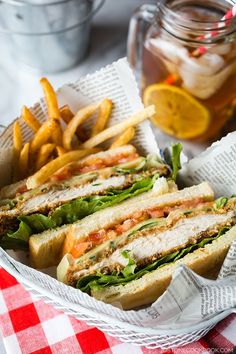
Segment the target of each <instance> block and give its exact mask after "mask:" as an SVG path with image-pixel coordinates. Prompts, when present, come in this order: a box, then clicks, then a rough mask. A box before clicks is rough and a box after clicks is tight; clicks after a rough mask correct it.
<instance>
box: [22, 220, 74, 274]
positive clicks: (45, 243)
mask: <svg viewBox="0 0 236 354" xmlns="http://www.w3.org/2000/svg"><path fill="white" fill-rule="evenodd" d="M67 231H68V227H67V226H63V227H60V228H58V229H56V230H47V231H45V232H44V233H43V234H37V235H32V236H31V237H30V239H29V251H30V261H31V264H32V265H33V267H34V268H37V269H42V268H47V267H51V266H57V265H58V263H59V262H60V260H61V250H62V246H63V242H64V240H65V238H66V232H67Z"/></svg>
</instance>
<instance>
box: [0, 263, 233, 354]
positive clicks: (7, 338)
mask: <svg viewBox="0 0 236 354" xmlns="http://www.w3.org/2000/svg"><path fill="white" fill-rule="evenodd" d="M0 289H1V291H0V330H1V333H2V336H3V342H4V344H5V348H6V352H7V354H18V353H23V354H28V353H34V354H49V353H55V354H61V353H63V354H64V353H68V354H80V353H82V354H94V353H100V354H110V353H114V354H138V353H140V354H142V353H144V354H153V353H158V354H159V353H165V354H170V353H174V354H188V353H189V354H194V353H200V354H203V353H233V352H235V353H236V349H235V348H236V314H234V315H230V316H229V317H227V318H226V319H225V320H224V321H222V322H221V323H219V324H218V325H217V326H216V327H215V328H214V329H213V330H211V331H210V332H209V333H208V334H207V335H206V336H205V337H204V338H202V339H201V340H199V341H198V342H195V343H193V344H190V345H187V346H185V347H182V348H177V349H172V350H161V349H155V350H151V349H146V348H143V347H135V346H133V345H130V344H125V343H121V342H120V341H118V340H116V339H114V338H112V337H110V336H108V335H106V334H104V333H102V332H101V331H99V330H98V329H96V328H94V327H89V326H87V325H86V324H85V323H84V322H81V321H78V320H76V319H75V318H73V317H70V316H67V315H65V314H63V312H61V311H58V310H56V309H54V307H53V306H51V305H48V304H45V303H44V302H43V301H42V300H34V299H33V298H32V296H31V295H30V293H29V292H28V291H26V290H25V289H24V287H23V286H22V285H21V284H19V283H18V282H17V280H16V279H15V278H14V277H12V276H11V275H10V274H8V273H7V272H6V271H5V270H4V269H3V268H0Z"/></svg>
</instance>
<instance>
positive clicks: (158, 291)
mask: <svg viewBox="0 0 236 354" xmlns="http://www.w3.org/2000/svg"><path fill="white" fill-rule="evenodd" d="M234 240H236V226H234V227H232V228H231V229H230V230H229V231H228V232H226V233H225V234H224V235H222V236H221V237H219V238H218V239H216V240H214V241H213V242H212V243H210V244H207V245H205V246H204V247H203V248H199V249H197V250H196V251H194V252H192V253H189V254H187V255H186V256H185V257H183V258H182V259H179V260H178V261H176V262H174V263H171V264H169V265H166V266H164V267H162V268H160V269H157V270H156V271H153V272H151V273H149V274H146V275H144V276H143V277H142V278H140V279H138V280H134V281H132V282H130V283H128V284H126V285H124V286H123V285H119V286H111V287H109V288H104V289H103V290H97V291H93V292H92V296H94V297H95V298H96V299H98V300H101V301H104V302H106V303H110V304H112V303H117V302H119V303H120V304H121V306H122V307H123V309H125V310H129V309H133V308H136V307H139V306H142V305H148V304H150V303H153V302H154V301H155V300H156V299H157V298H158V297H160V296H161V295H162V294H163V293H164V291H165V290H166V288H167V287H168V285H169V283H170V281H171V278H172V274H173V272H174V271H175V269H176V268H177V267H178V266H179V265H183V264H184V265H186V266H188V267H189V268H191V269H192V270H193V271H195V272H196V273H197V274H199V275H201V276H204V277H206V278H209V279H215V278H216V277H217V275H218V273H219V270H220V268H221V266H222V264H223V261H224V259H225V257H226V254H227V252H228V250H229V247H230V245H231V244H232V242H233V241H234Z"/></svg>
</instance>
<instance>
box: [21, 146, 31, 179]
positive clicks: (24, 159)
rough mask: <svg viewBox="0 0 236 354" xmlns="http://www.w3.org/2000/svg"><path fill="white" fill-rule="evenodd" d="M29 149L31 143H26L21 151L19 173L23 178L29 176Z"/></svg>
mask: <svg viewBox="0 0 236 354" xmlns="http://www.w3.org/2000/svg"><path fill="white" fill-rule="evenodd" d="M29 149H30V143H26V144H25V145H24V146H23V148H22V150H21V152H20V157H19V174H20V178H22V179H23V178H25V177H26V176H27V172H28V171H29Z"/></svg>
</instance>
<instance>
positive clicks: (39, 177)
mask: <svg viewBox="0 0 236 354" xmlns="http://www.w3.org/2000/svg"><path fill="white" fill-rule="evenodd" d="M97 151H98V149H84V150H74V151H69V152H67V153H65V154H63V155H61V156H59V157H57V158H56V159H54V160H52V161H50V162H48V163H47V164H46V165H44V166H43V167H42V168H41V169H40V170H39V171H37V172H36V173H35V174H34V175H33V176H30V177H29V178H28V179H27V182H26V186H27V188H28V189H32V188H36V187H38V186H40V185H41V184H43V183H44V182H46V181H47V180H48V179H49V178H50V177H51V176H52V175H53V174H54V173H55V172H57V171H58V170H59V169H60V168H62V167H63V166H65V165H67V164H68V163H70V162H73V161H77V160H80V159H81V158H82V157H85V156H87V155H89V154H92V153H94V152H97Z"/></svg>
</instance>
